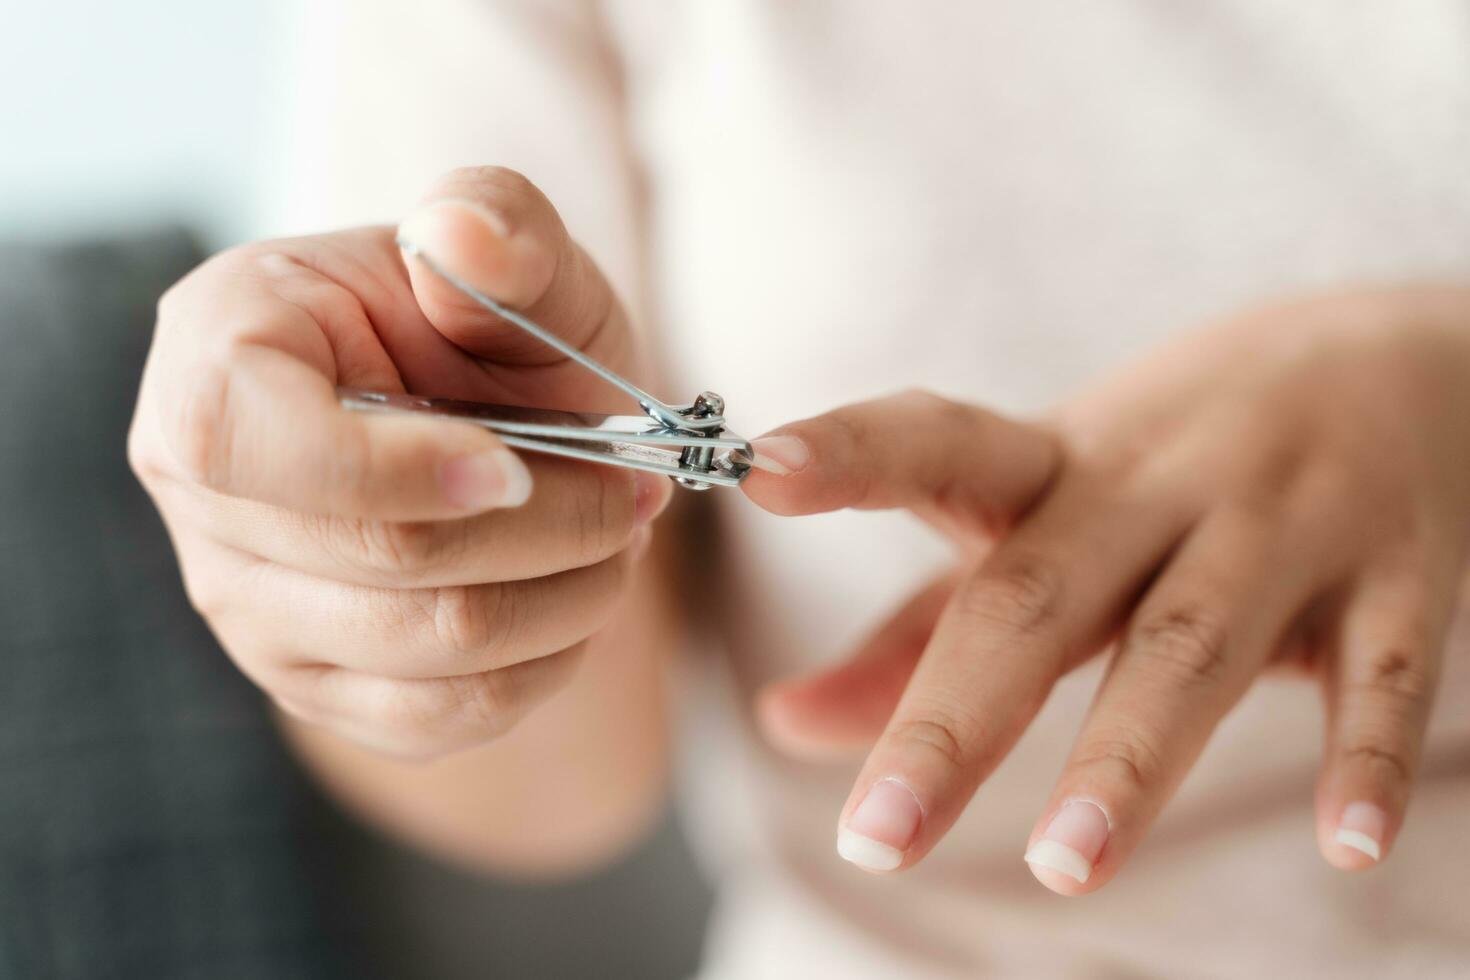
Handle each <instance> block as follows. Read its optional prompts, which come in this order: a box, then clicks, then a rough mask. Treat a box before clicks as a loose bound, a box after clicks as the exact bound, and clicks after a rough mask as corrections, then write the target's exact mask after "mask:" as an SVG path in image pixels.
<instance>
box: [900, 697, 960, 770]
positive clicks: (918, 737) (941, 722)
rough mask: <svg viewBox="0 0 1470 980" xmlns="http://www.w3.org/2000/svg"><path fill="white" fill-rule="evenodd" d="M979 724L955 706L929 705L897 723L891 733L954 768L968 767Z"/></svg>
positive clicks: (906, 743) (903, 743)
mask: <svg viewBox="0 0 1470 980" xmlns="http://www.w3.org/2000/svg"><path fill="white" fill-rule="evenodd" d="M978 734H979V733H978V726H977V725H976V723H975V721H974V720H973V719H971V718H969V717H968V716H967V713H965V712H962V711H959V710H957V709H955V708H953V707H947V706H946V707H941V706H938V705H926V706H924V708H923V709H922V714H918V715H915V716H914V717H911V718H906V719H903V720H902V721H899V722H897V723H896V724H895V725H894V727H893V730H892V732H891V733H890V735H891V736H892V738H894V739H895V740H896V741H897V742H899V743H900V744H902V745H905V746H917V747H919V748H921V749H922V750H923V751H925V752H929V753H932V754H934V755H936V756H938V757H939V759H940V761H942V762H943V763H944V764H945V765H946V766H948V767H949V768H951V769H966V768H968V767H969V765H970V762H971V759H972V752H971V749H970V748H969V746H972V745H974V744H975V743H976V740H977V738H978Z"/></svg>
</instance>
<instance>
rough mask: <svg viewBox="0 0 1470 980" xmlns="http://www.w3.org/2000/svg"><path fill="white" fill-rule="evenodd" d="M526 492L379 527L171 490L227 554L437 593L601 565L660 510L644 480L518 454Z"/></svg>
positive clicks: (659, 483)
mask: <svg viewBox="0 0 1470 980" xmlns="http://www.w3.org/2000/svg"><path fill="white" fill-rule="evenodd" d="M525 458H526V462H527V463H528V465H529V466H530V467H531V471H532V474H533V479H534V486H535V489H534V491H533V492H532V494H531V499H530V500H528V501H527V502H526V503H525V504H523V505H522V506H520V507H518V508H515V509H513V510H492V511H488V512H485V513H482V514H476V515H474V516H471V517H466V518H462V519H459V520H447V521H416V522H383V521H366V520H358V519H353V518H344V517H336V516H332V515H317V514H302V513H296V512H294V511H288V510H282V509H280V508H277V507H272V506H269V505H266V504H260V503H257V502H254V501H249V500H242V499H239V498H234V497H226V496H223V495H220V494H215V493H210V492H208V491H205V492H200V491H197V490H195V489H193V488H186V487H183V486H180V485H175V486H172V487H169V488H166V489H164V490H163V491H162V492H167V493H174V494H177V495H178V497H179V498H180V500H179V503H180V505H181V506H184V507H188V508H190V509H191V510H192V512H193V514H194V516H195V521H196V526H197V527H199V528H200V529H201V530H202V531H204V533H206V534H207V535H209V536H210V537H212V538H213V539H214V540H216V541H217V542H219V543H221V544H224V545H226V546H228V547H230V548H232V549H234V550H236V551H241V552H244V553H246V554H250V555H254V556H256V557H259V558H263V559H266V560H267V561H269V562H272V563H274V564H277V565H283V566H285V567H287V568H292V569H295V570H297V571H299V572H304V573H306V574H308V575H311V576H314V577H317V578H323V579H328V580H332V581H337V582H343V583H347V584H351V585H360V586H367V587H373V588H388V589H405V588H442V587H450V586H461V585H475V584H479V583H485V582H508V581H519V580H523V579H531V578H538V577H541V576H545V575H553V574H556V573H558V572H564V571H567V570H569V569H573V568H582V567H586V566H589V565H595V564H597V563H598V562H601V561H605V560H606V559H608V558H610V557H612V556H613V555H615V554H617V553H619V552H620V551H622V550H624V549H625V548H627V547H628V545H629V544H630V543H631V542H632V539H633V535H634V532H635V531H636V530H637V529H638V528H639V527H641V526H643V525H644V524H646V523H647V522H648V521H650V520H652V519H653V518H654V517H655V516H657V515H658V513H659V512H661V511H662V510H663V508H664V507H665V506H666V505H667V504H668V502H669V499H670V497H671V495H672V485H671V484H670V482H669V480H668V479H667V478H665V477H662V476H659V475H657V474H653V473H634V472H632V471H628V470H623V469H618V468H616V467H609V466H596V465H592V464H589V463H582V462H578V461H575V460H565V459H555V458H549V457H544V456H542V457H537V456H534V455H532V454H527V456H526V457H525Z"/></svg>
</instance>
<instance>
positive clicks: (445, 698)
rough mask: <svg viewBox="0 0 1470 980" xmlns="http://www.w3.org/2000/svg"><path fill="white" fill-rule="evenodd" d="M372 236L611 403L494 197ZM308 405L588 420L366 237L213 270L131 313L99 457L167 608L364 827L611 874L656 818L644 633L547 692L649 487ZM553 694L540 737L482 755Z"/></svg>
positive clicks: (579, 391)
mask: <svg viewBox="0 0 1470 980" xmlns="http://www.w3.org/2000/svg"><path fill="white" fill-rule="evenodd" d="M401 230H402V233H403V234H404V235H405V236H410V235H411V236H414V238H413V240H414V241H415V242H416V243H417V244H419V245H421V246H422V247H424V248H425V250H426V251H429V252H431V253H432V254H433V255H435V257H436V258H437V259H438V260H439V261H440V262H442V263H444V264H445V265H446V266H447V267H449V268H452V269H455V270H456V271H459V272H460V273H461V274H462V275H463V276H465V277H466V278H469V279H470V281H471V282H473V283H475V284H476V285H477V286H479V287H480V288H481V289H483V290H484V291H486V292H487V293H489V294H491V295H493V296H495V297H496V298H498V299H500V300H502V301H503V302H506V303H507V304H510V305H512V306H515V307H518V308H520V309H522V310H525V311H526V312H527V313H528V314H529V315H531V316H533V317H534V318H536V319H537V320H538V321H539V322H541V323H542V324H543V325H545V326H546V327H547V328H549V329H552V330H555V331H557V332H558V333H559V334H560V335H561V336H563V337H565V338H566V339H568V340H570V341H572V342H573V343H576V344H578V345H579V346H581V347H583V348H584V349H585V350H587V351H588V352H589V353H591V354H592V355H593V356H594V357H597V358H598V359H599V360H602V361H603V362H604V363H607V364H609V365H611V366H613V367H614V368H616V369H618V370H620V371H624V372H631V373H634V374H635V375H636V368H637V365H636V363H635V358H634V344H633V339H632V336H631V334H630V332H629V329H628V323H627V318H626V316H625V315H624V313H623V311H622V308H621V306H620V305H619V304H618V302H617V299H616V297H614V296H613V294H612V291H611V289H610V288H609V287H608V285H607V283H606V281H605V280H604V278H603V277H602V275H601V273H600V272H598V270H597V269H596V268H595V266H593V264H592V263H591V261H590V260H589V259H588V258H587V257H586V255H585V254H584V253H583V252H582V251H581V249H579V248H578V247H577V246H576V244H575V243H573V242H572V240H571V239H570V238H569V237H568V235H567V232H566V230H565V228H563V226H562V224H561V220H560V218H559V217H558V216H557V214H556V212H555V210H554V209H553V208H552V206H551V205H550V203H549V202H547V200H546V199H545V197H543V196H542V195H541V193H540V192H539V191H537V190H536V189H535V188H534V187H532V186H531V185H530V184H529V183H528V182H527V181H526V180H525V179H524V178H522V177H520V176H519V175H517V174H514V173H511V172H509V171H505V170H498V169H493V168H483V169H471V170H464V171H456V172H454V173H452V174H450V175H448V176H447V177H446V178H444V179H443V180H442V181H440V182H439V184H438V185H436V186H435V187H434V188H433V189H432V190H431V191H430V193H429V195H428V196H427V198H426V200H425V206H424V207H422V208H421V209H420V210H419V211H418V212H416V213H415V215H414V216H413V217H412V218H411V219H410V220H409V221H407V222H405V224H404V225H403V226H402V229H401ZM338 384H341V385H351V386H356V387H362V388H370V389H376V390H381V391H404V390H408V391H413V392H415V393H421V394H438V395H443V396H446V397H454V398H466V399H472V400H478V401H490V402H496V401H498V402H508V403H512V404H525V405H546V406H557V407H570V408H585V409H589V410H595V409H597V408H599V407H603V406H602V403H601V402H599V400H598V399H599V397H603V396H605V394H606V393H605V392H604V391H603V390H601V389H598V388H597V386H595V385H589V384H588V382H587V377H586V375H585V373H584V371H583V369H582V368H580V367H578V366H575V365H572V364H569V363H568V362H566V361H565V360H564V359H561V358H560V356H559V355H556V354H555V352H553V351H549V350H547V349H546V348H545V347H544V346H543V345H538V344H537V343H536V342H534V341H533V340H531V339H529V338H527V337H526V336H525V335H524V334H522V333H521V332H520V331H519V330H517V329H516V328H514V327H512V326H510V325H508V324H505V323H503V322H500V321H499V320H498V318H496V317H493V316H491V315H489V314H487V313H485V311H483V310H482V309H481V308H480V307H478V306H475V305H474V304H472V303H471V302H470V301H469V300H468V299H466V298H465V297H464V296H463V295H462V294H460V293H459V292H458V291H457V290H455V289H454V288H453V287H451V286H450V285H449V284H447V283H445V282H444V281H442V280H441V279H439V278H438V277H437V276H435V275H433V274H432V273H431V272H429V271H428V270H427V269H425V268H423V267H422V266H420V265H417V264H415V263H412V262H408V263H405V261H404V259H403V257H402V256H401V255H400V253H399V250H398V247H397V245H396V244H395V241H394V230H393V229H391V228H364V229H357V230H352V231H344V232H338V233H334V234H329V235H322V236H317V237H313V238H302V239H293V240H289V241H278V242H265V243H261V244H257V245H251V246H246V247H243V248H239V249H234V250H232V251H229V252H226V253H224V254H222V255H220V256H217V257H215V258H214V259H212V260H210V261H209V262H207V263H205V264H204V265H203V266H201V267H200V268H199V269H197V270H195V271H194V272H193V273H191V274H190V275H189V276H188V277H187V278H185V279H184V280H183V281H182V282H180V283H179V284H178V285H176V286H175V287H174V288H173V289H172V290H170V291H169V293H168V295H166V296H165V297H164V299H163V301H162V302H161V304H160V308H159V320H158V327H157V331H156V334H155V339H154V344H153V349H152V351H151V354H150V357H149V362H148V366H147V368H146V371H145V374H144V378H143V384H142V390H141V392H140V394H139V399H138V407H137V412H136V414H135V418H134V424H133V427H132V431H131V434H130V439H129V458H130V460H131V462H132V465H133V468H134V470H135V471H136V472H137V474H138V476H139V477H140V479H141V480H142V482H143V484H144V486H145V487H146V488H147V489H148V491H149V493H150V494H151V495H152V496H153V498H154V500H155V502H156V503H157V505H158V507H159V510H160V511H161V513H162V514H163V517H164V520H165V522H166V524H167V525H168V528H169V532H170V534H171V536H172V538H173V542H174V546H175V549H176V550H177V552H178V554H179V559H180V563H181V565H182V569H183V575H184V582H185V585H186V588H187V590H188V593H189V596H190V598H191V600H192V601H193V603H194V605H195V607H196V608H197V609H198V610H199V611H200V612H201V614H202V615H203V616H204V618H205V619H206V620H207V621H208V622H209V624H210V626H211V627H212V629H213V630H214V632H215V634H216V636H217V637H218V638H219V640H220V642H221V644H222V645H223V646H224V648H225V650H226V651H228V653H229V654H230V656H231V657H232V658H233V659H234V660H235V662H236V663H237V664H238V665H239V667H240V669H241V670H243V671H244V672H245V673H246V674H247V675H249V676H250V677H251V678H252V679H253V680H254V681H255V682H256V683H257V684H258V685H260V687H261V688H262V689H263V690H264V691H265V692H266V693H267V694H269V695H270V696H271V698H272V699H273V700H274V701H275V702H276V704H278V705H279V706H280V707H281V708H282V710H283V711H284V712H285V713H286V714H287V715H288V716H289V717H290V718H292V719H294V720H295V721H296V722H297V723H299V724H295V725H293V726H292V731H293V732H294V737H295V740H296V741H297V743H298V744H299V745H300V746H301V748H302V750H303V752H304V753H305V755H306V756H307V758H308V759H309V760H311V761H313V762H314V763H315V764H317V765H318V768H320V769H322V770H323V771H324V772H326V773H328V774H327V777H326V778H327V782H328V783H329V784H330V785H332V786H333V787H334V788H336V789H338V790H339V791H340V792H341V793H342V794H343V795H344V796H345V797H346V798H348V799H349V800H350V801H351V802H353V803H354V804H356V805H357V806H359V808H360V809H362V810H363V811H364V812H366V813H368V814H369V815H370V816H371V817H373V818H374V819H378V820H379V821H380V822H382V823H384V824H386V825H388V826H390V827H391V828H392V829H394V830H396V831H398V832H400V833H404V834H406V835H408V836H410V837H411V838H413V839H416V840H418V841H420V842H421V843H424V844H426V845H427V846H430V847H433V848H435V849H437V850H439V851H441V852H445V853H450V852H453V853H458V854H460V855H462V856H465V857H466V858H467V859H468V860H472V861H475V862H476V863H479V864H501V863H509V864H511V865H513V866H517V867H525V868H527V869H530V868H534V867H540V866H543V865H544V866H547V867H549V868H551V869H553V870H556V869H560V868H562V867H564V866H568V865H572V864H576V863H578V862H579V861H581V860H583V859H591V858H592V856H595V855H598V854H603V853H606V852H609V851H611V850H615V849H616V847H617V846H618V844H619V842H620V841H622V840H624V839H626V838H628V837H630V836H632V835H634V834H636V832H637V830H638V829H639V828H640V827H641V826H642V824H643V823H644V822H646V820H647V817H648V814H649V813H650V812H651V811H652V809H653V807H652V804H651V802H650V801H656V800H657V799H658V798H659V793H660V788H659V787H660V785H661V781H662V775H663V767H664V756H665V754H666V753H665V751H664V746H663V739H664V736H663V727H664V726H663V704H662V699H661V693H660V685H659V683H658V673H659V663H660V658H661V657H662V656H663V655H664V653H665V652H666V650H667V645H668V641H669V636H670V633H671V631H670V630H669V629H668V628H667V627H666V626H665V627H662V628H661V627H660V626H659V620H658V618H657V617H655V616H648V615H644V616H643V617H641V620H642V621H644V622H646V623H648V624H649V626H648V628H647V629H645V630H643V631H642V632H631V631H630V628H629V627H626V626H625V627H622V628H620V631H619V632H618V633H617V634H616V636H619V637H621V642H618V643H615V644H614V646H615V649H612V650H609V644H608V643H607V642H605V641H604V642H599V643H597V644H596V649H594V650H592V651H590V652H591V654H592V655H594V656H596V657H598V658H599V663H598V664H596V665H594V666H593V667H592V668H591V669H588V670H583V671H580V672H579V671H578V670H577V669H576V668H577V666H578V663H579V661H581V660H584V659H587V658H588V654H589V649H588V648H589V645H591V640H592V638H593V637H594V636H597V635H599V634H602V633H603V632H604V630H605V628H606V627H607V626H608V625H609V623H610V622H612V621H613V620H614V619H615V618H617V617H618V616H619V615H620V612H621V610H622V609H623V608H624V606H625V605H626V601H627V597H628V594H629V593H630V591H632V590H633V588H634V585H635V582H636V580H638V579H639V578H642V577H644V573H643V572H641V571H638V568H639V565H638V557H639V555H640V554H641V553H642V552H643V551H644V550H645V549H646V548H647V546H648V543H649V538H650V531H651V526H652V520H653V518H654V517H655V516H657V514H658V513H659V512H660V511H661V510H662V509H663V507H664V506H665V505H666V504H667V502H668V500H669V498H670V496H671V488H670V484H669V482H668V481H667V480H666V479H664V478H662V477H653V476H642V477H638V476H635V475H634V474H633V473H631V472H628V471H624V470H618V469H613V468H609V467H598V466H588V465H580V464H576V463H572V462H570V461H563V460H553V459H549V458H529V457H528V458H526V459H525V460H524V461H522V460H521V459H520V458H518V457H517V456H516V455H515V454H513V453H511V452H509V451H508V450H506V449H505V448H504V447H503V446H502V445H501V444H500V443H499V441H498V440H497V439H496V437H495V436H494V435H492V434H491V433H489V432H488V431H485V430H483V429H479V428H476V427H474V426H468V425H464V424H457V423H453V422H444V421H437V420H429V419H403V418H390V417H378V416H373V415H363V414H358V413H348V412H345V411H343V410H341V409H340V408H339V407H338V406H337V403H336V399H335V395H334V392H333V386H334V385H338ZM533 487H534V491H533ZM643 591H645V592H646V591H647V589H646V588H644V590H643ZM642 601H643V604H644V610H643V611H644V612H645V613H646V612H647V608H648V602H649V601H650V600H647V599H645V600H642ZM624 620H625V622H626V620H627V617H624ZM553 695H556V696H557V697H556V699H555V700H556V703H555V704H553V705H552V706H550V707H549V708H548V711H547V725H543V726H529V729H530V730H529V731H528V732H526V733H525V734H524V735H522V736H520V738H518V739H517V740H516V741H515V742H511V743H507V744H508V745H510V746H511V748H510V749H502V748H500V747H498V746H497V747H492V750H485V749H483V747H484V746H486V745H487V744H488V743H490V742H492V741H494V740H495V739H497V738H498V737H499V736H501V735H504V734H506V733H507V732H509V731H510V729H511V728H513V727H515V726H516V725H517V724H518V723H519V722H521V721H522V720H523V718H524V717H525V716H526V715H527V713H528V712H530V711H531V709H533V708H535V707H538V706H541V705H542V704H543V703H544V702H547V701H548V700H550V699H552V697H553ZM557 721H560V723H561V725H560V727H556V728H555V729H554V730H550V728H549V726H550V725H551V723H554V722H557ZM538 730H539V733H540V735H541V736H542V737H539V738H538V737H536V736H537V734H538ZM518 743H525V745H526V750H525V751H524V752H516V751H514V746H515V745H516V744H518ZM456 753H458V754H457V755H456ZM449 756H454V758H446V757H449ZM434 760H440V761H439V762H437V764H433V765H429V764H428V763H432V762H434ZM569 760H583V761H581V762H580V763H572V762H569ZM408 761H413V762H419V763H424V764H425V765H423V766H420V767H417V768H415V767H413V766H410V765H409V764H408ZM469 772H473V773H474V774H475V777H476V778H474V779H469V778H467V773H469ZM486 786H489V787H493V791H491V792H489V794H488V796H487V791H486V789H485V787H486ZM406 789H412V790H414V792H404V790H406ZM477 794H478V798H477ZM490 796H493V797H496V798H497V799H498V800H500V801H501V802H500V803H498V804H497V805H491V801H490V799H489V797H490ZM507 798H509V799H513V800H515V801H516V804H515V805H513V806H510V805H506V804H505V803H504V802H503V801H504V800H505V799H507ZM529 813H535V814H536V815H537V818H536V819H534V820H528V819H526V815H527V814H529ZM517 818H519V819H517ZM497 832H498V833H499V836H498V837H497V836H496V834H497ZM481 834H488V835H489V836H490V840H489V842H488V843H486V842H484V841H481V840H479V839H477V838H478V835H481Z"/></svg>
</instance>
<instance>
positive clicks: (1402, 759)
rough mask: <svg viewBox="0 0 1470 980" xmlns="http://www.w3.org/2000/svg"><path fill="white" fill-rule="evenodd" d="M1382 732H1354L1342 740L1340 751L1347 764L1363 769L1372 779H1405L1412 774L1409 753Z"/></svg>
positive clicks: (1398, 780)
mask: <svg viewBox="0 0 1470 980" xmlns="http://www.w3.org/2000/svg"><path fill="white" fill-rule="evenodd" d="M1399 742H1400V740H1396V739H1394V738H1393V737H1392V736H1388V735H1387V734H1386V733H1377V734H1370V733H1367V732H1357V733H1354V734H1352V735H1350V736H1349V737H1348V738H1347V739H1346V740H1344V742H1343V745H1342V749H1341V751H1340V753H1339V754H1340V755H1341V757H1342V760H1343V762H1344V763H1346V764H1347V765H1348V766H1350V767H1352V768H1354V769H1359V770H1364V769H1365V770H1367V771H1368V772H1369V773H1371V774H1374V778H1375V779H1376V781H1378V782H1380V783H1383V782H1391V783H1407V782H1408V781H1409V780H1410V779H1411V778H1412V775H1413V769H1414V764H1413V760H1412V759H1411V758H1410V753H1409V751H1408V750H1407V748H1406V747H1405V746H1403V745H1402V744H1399Z"/></svg>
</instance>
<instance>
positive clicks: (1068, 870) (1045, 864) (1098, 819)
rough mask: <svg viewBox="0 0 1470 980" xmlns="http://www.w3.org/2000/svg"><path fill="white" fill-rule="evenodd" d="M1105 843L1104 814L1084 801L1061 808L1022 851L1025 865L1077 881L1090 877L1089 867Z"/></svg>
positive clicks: (1095, 860) (1106, 832) (1083, 880)
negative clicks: (1059, 873)
mask: <svg viewBox="0 0 1470 980" xmlns="http://www.w3.org/2000/svg"><path fill="white" fill-rule="evenodd" d="M1107 842H1108V815H1107V814H1106V813H1103V811H1102V807H1100V806H1098V805H1097V804H1096V803H1092V802H1090V801H1088V800H1071V801H1069V802H1067V803H1065V804H1063V805H1062V808H1061V809H1060V810H1058V811H1057V812H1056V816H1054V817H1052V818H1051V823H1049V824H1047V825H1046V831H1045V832H1044V833H1043V834H1042V835H1041V840H1039V841H1037V842H1036V843H1035V844H1032V845H1031V848H1030V850H1028V851H1027V852H1026V863H1027V864H1029V865H1031V867H1032V868H1033V869H1035V868H1049V869H1051V870H1052V871H1059V872H1061V873H1062V874H1064V875H1067V876H1068V877H1070V878H1075V879H1077V881H1079V882H1085V881H1086V880H1087V879H1088V878H1090V877H1092V866H1093V865H1094V864H1095V863H1096V862H1097V856H1098V855H1099V854H1101V853H1102V849H1103V845H1104V844H1106V843H1107Z"/></svg>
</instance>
